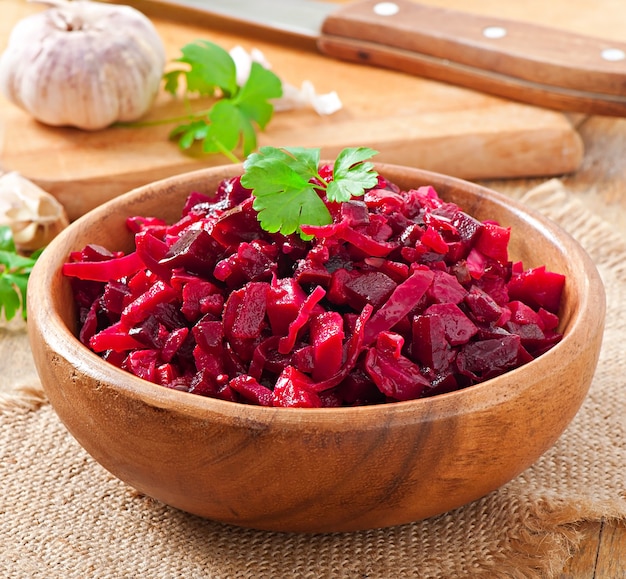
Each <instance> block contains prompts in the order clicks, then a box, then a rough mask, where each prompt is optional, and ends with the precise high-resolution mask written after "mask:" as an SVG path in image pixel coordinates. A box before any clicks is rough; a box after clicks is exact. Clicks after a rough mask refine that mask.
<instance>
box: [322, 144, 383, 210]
mask: <svg viewBox="0 0 626 579" xmlns="http://www.w3.org/2000/svg"><path fill="white" fill-rule="evenodd" d="M376 153H377V151H374V150H373V149H369V148H367V147H358V148H356V149H354V148H352V149H344V150H343V151H341V153H339V155H338V156H337V159H336V160H335V165H334V167H333V180H332V181H331V182H330V183H329V184H328V189H327V190H326V196H327V197H328V200H329V201H336V202H338V203H341V202H343V201H349V200H350V198H351V197H358V196H360V195H363V193H364V192H365V190H366V189H371V188H372V187H374V186H375V185H376V183H377V182H378V174H377V173H376V172H375V171H374V165H373V163H364V161H366V160H367V159H370V158H371V157H373V156H374V155H375V154H376Z"/></svg>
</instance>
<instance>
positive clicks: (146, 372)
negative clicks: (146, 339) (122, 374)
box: [123, 350, 159, 382]
mask: <svg viewBox="0 0 626 579" xmlns="http://www.w3.org/2000/svg"><path fill="white" fill-rule="evenodd" d="M158 360H159V353H158V352H157V351H156V350H134V351H132V352H130V354H128V356H127V357H126V360H125V361H124V364H123V368H124V369H125V370H128V371H129V372H130V373H132V374H134V375H135V376H139V378H143V379H144V380H148V381H149V382H156V366H157V362H158Z"/></svg>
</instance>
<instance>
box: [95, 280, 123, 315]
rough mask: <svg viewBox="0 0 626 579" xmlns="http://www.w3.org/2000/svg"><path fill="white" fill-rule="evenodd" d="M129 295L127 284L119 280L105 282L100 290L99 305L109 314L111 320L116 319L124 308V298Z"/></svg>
mask: <svg viewBox="0 0 626 579" xmlns="http://www.w3.org/2000/svg"><path fill="white" fill-rule="evenodd" d="M129 296H130V288H129V287H128V284H126V283H123V282H121V281H115V280H113V281H111V282H109V283H108V284H106V286H105V288H104V291H103V292H102V300H101V302H100V303H101V305H102V308H103V310H104V311H105V312H106V313H107V314H108V315H109V318H110V319H111V321H117V320H118V319H119V316H120V314H121V313H122V311H123V310H124V307H125V305H126V304H125V303H124V302H125V300H126V299H127V298H128V297H129Z"/></svg>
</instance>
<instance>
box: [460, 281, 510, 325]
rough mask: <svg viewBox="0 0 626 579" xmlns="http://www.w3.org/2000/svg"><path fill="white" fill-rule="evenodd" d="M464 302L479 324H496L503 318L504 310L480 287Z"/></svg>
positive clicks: (470, 292) (474, 289)
mask: <svg viewBox="0 0 626 579" xmlns="http://www.w3.org/2000/svg"><path fill="white" fill-rule="evenodd" d="M463 301H464V303H465V304H466V305H467V307H468V308H469V310H470V312H471V313H472V315H473V317H474V319H475V320H476V321H477V322H478V323H489V322H495V321H496V320H499V319H500V316H502V308H501V307H500V306H499V305H498V304H497V303H496V302H495V300H494V299H493V298H492V297H491V296H490V295H489V294H488V293H487V292H485V291H483V290H482V289H480V288H479V287H473V288H472V289H471V290H470V291H469V292H468V294H467V295H466V296H465V299H464V300H463Z"/></svg>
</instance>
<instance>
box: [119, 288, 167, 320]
mask: <svg viewBox="0 0 626 579" xmlns="http://www.w3.org/2000/svg"><path fill="white" fill-rule="evenodd" d="M177 297H178V294H177V292H176V291H175V290H174V289H173V288H172V287H171V286H169V285H167V284H166V283H165V282H163V281H161V280H159V281H156V282H155V283H154V284H153V285H152V286H151V287H149V288H148V289H147V290H146V291H145V292H144V293H143V294H141V295H140V296H139V297H137V298H136V299H134V300H133V301H132V302H131V303H130V304H128V305H127V306H126V307H125V308H124V311H123V312H122V315H121V318H120V319H121V321H122V324H123V325H124V326H125V327H127V328H131V327H132V326H134V325H136V324H138V323H139V322H141V321H143V320H145V319H146V318H147V317H148V316H149V315H150V313H151V311H152V309H153V308H154V307H155V306H156V305H157V304H162V303H167V302H169V301H173V300H175V299H176V298H177Z"/></svg>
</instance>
